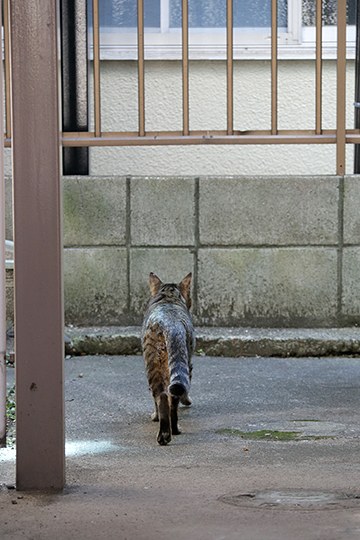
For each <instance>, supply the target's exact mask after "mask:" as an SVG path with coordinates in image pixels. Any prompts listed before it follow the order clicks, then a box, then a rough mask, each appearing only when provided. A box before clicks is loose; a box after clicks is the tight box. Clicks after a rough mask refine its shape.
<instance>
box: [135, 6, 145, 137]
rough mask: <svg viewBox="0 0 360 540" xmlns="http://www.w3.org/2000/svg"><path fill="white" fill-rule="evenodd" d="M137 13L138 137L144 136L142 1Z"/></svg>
mask: <svg viewBox="0 0 360 540" xmlns="http://www.w3.org/2000/svg"><path fill="white" fill-rule="evenodd" d="M137 11H138V33H137V41H138V44H137V46H138V102H139V136H140V137H144V136H145V65H144V61H145V45H144V0H138V1H137Z"/></svg>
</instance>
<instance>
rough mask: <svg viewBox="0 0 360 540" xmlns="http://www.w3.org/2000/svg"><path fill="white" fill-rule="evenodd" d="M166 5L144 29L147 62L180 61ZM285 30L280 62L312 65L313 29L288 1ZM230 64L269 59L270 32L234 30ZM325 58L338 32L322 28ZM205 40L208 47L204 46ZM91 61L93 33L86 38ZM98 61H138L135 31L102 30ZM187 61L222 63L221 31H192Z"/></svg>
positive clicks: (351, 46)
mask: <svg viewBox="0 0 360 540" xmlns="http://www.w3.org/2000/svg"><path fill="white" fill-rule="evenodd" d="M169 2H170V0H160V28H145V58H146V59H148V60H181V55H182V49H181V28H180V29H178V28H176V29H174V28H170V26H169V20H170V17H169ZM288 2H289V3H288V27H287V29H282V28H279V29H278V57H279V59H308V58H309V59H313V58H314V54H315V27H311V26H309V27H306V26H302V0H288ZM233 34H234V35H233V40H234V59H235V60H236V59H244V60H246V59H249V60H251V59H259V60H261V59H269V58H270V43H271V30H270V28H241V29H239V28H234V32H233ZM322 34H323V58H324V59H331V58H336V41H337V36H336V26H323V28H322ZM204 35H206V43H204ZM89 48H90V58H92V32H91V30H90V32H89ZM347 57H348V58H354V57H355V26H348V27H347ZM100 58H101V59H102V60H136V59H137V32H136V28H122V29H121V30H118V29H115V28H110V27H108V28H107V27H101V38H100ZM189 58H190V60H224V59H225V58H226V29H225V28H221V29H220V28H217V29H214V28H190V29H189Z"/></svg>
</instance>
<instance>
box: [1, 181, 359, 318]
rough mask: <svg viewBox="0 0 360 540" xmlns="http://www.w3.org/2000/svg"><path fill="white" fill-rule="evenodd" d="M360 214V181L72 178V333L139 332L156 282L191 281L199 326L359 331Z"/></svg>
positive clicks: (67, 217) (68, 216) (68, 232)
mask: <svg viewBox="0 0 360 540" xmlns="http://www.w3.org/2000/svg"><path fill="white" fill-rule="evenodd" d="M7 187H8V189H9V181H8V184H7ZM359 205H360V177H358V176H348V177H345V178H343V177H335V176H321V177H320V176H317V177H314V176H299V177H296V176H274V177H271V176H269V177H247V176H242V177H128V178H126V177H122V176H120V177H96V178H95V177H76V178H72V177H66V178H64V244H65V252H64V271H65V307H66V322H67V323H72V324H76V325H79V324H80V325H108V324H115V325H122V324H138V323H140V322H141V319H142V315H143V311H144V307H145V304H146V301H147V298H148V285H147V280H148V274H149V272H150V271H153V272H156V273H157V274H158V275H159V276H160V277H161V278H162V279H163V280H164V281H180V280H181V279H182V277H184V276H185V275H186V273H188V272H189V271H192V272H193V275H194V287H193V300H194V309H193V312H194V316H195V321H196V324H202V325H242V326H252V325H254V326H295V327H296V326H310V327H312V326H315V327H316V326H343V325H349V324H358V323H360V280H359V268H360V213H359V211H358V208H359ZM7 218H8V219H7V226H8V235H7V236H8V237H11V223H10V206H9V204H8V216H7ZM39 279H41V276H39Z"/></svg>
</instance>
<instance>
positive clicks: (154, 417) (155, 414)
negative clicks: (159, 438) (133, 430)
mask: <svg viewBox="0 0 360 540" xmlns="http://www.w3.org/2000/svg"><path fill="white" fill-rule="evenodd" d="M154 405H155V409H154V412H153V413H152V415H151V420H152V421H153V422H158V421H159V411H158V406H157V403H156V400H154Z"/></svg>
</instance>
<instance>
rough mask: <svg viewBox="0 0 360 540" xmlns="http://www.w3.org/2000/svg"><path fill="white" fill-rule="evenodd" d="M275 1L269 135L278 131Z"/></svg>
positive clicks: (273, 0) (274, 4) (273, 8)
mask: <svg viewBox="0 0 360 540" xmlns="http://www.w3.org/2000/svg"><path fill="white" fill-rule="evenodd" d="M277 13H278V9H277V0H271V134H272V135H276V134H277V130H278V109H277V107H278V58H277V57H278V44H277V40H278V23H277Z"/></svg>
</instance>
